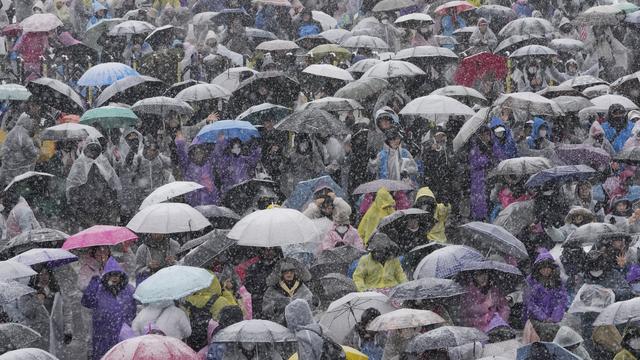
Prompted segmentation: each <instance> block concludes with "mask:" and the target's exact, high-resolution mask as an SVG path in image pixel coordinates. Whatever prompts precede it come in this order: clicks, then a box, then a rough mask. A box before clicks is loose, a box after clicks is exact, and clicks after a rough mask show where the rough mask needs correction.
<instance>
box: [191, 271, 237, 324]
mask: <svg viewBox="0 0 640 360" xmlns="http://www.w3.org/2000/svg"><path fill="white" fill-rule="evenodd" d="M221 295H222V287H221V286H220V281H219V280H218V277H214V278H213V281H212V282H211V285H209V287H208V288H206V289H202V290H200V291H198V292H196V293H194V294H192V295H189V296H187V297H186V298H185V300H186V301H187V309H189V307H190V306H195V307H197V308H202V307H204V306H205V305H206V304H207V302H208V301H209V300H210V299H211V297H212V296H218V299H217V300H216V301H215V302H214V303H213V305H211V308H210V309H209V312H210V313H211V317H212V318H213V319H214V320H217V319H218V316H219V315H220V310H222V308H223V307H225V306H229V305H230V304H229V302H228V301H227V299H226V298H224V297H223V296H221Z"/></svg>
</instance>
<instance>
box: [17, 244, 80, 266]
mask: <svg viewBox="0 0 640 360" xmlns="http://www.w3.org/2000/svg"><path fill="white" fill-rule="evenodd" d="M9 260H13V261H16V262H19V263H21V264H24V265H28V266H33V265H38V264H47V266H48V267H50V268H54V267H58V266H62V265H66V264H68V263H72V262H74V261H78V257H77V256H75V255H73V254H72V253H70V252H68V251H67V250H64V249H48V248H38V249H31V250H27V251H25V252H23V253H22V254H19V255H16V256H14V257H13V258H11V259H9Z"/></svg>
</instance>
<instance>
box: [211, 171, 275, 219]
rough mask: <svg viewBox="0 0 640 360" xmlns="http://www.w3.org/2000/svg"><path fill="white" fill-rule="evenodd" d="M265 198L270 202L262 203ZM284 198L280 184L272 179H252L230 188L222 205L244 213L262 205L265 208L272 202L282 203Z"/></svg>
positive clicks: (238, 212)
mask: <svg viewBox="0 0 640 360" xmlns="http://www.w3.org/2000/svg"><path fill="white" fill-rule="evenodd" d="M263 200H264V201H267V202H268V203H266V204H261V202H262V201H263ZM282 200H284V195H283V194H282V192H281V191H280V186H279V185H278V184H276V183H275V182H273V181H271V180H259V179H251V180H247V181H243V182H241V183H239V184H236V185H234V186H232V187H231V188H229V189H228V190H227V192H225V194H224V197H223V198H222V205H224V206H226V207H228V208H229V209H231V210H233V211H234V212H235V213H236V214H241V215H244V214H247V213H249V212H253V211H254V210H258V208H260V207H262V208H263V209H264V208H265V207H266V206H268V205H270V204H271V203H280V202H281V201H282ZM261 205H264V206H261Z"/></svg>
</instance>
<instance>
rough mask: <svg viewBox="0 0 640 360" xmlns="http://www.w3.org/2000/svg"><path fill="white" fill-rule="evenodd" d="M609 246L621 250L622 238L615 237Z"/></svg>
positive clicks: (622, 245) (622, 246)
mask: <svg viewBox="0 0 640 360" xmlns="http://www.w3.org/2000/svg"><path fill="white" fill-rule="evenodd" d="M611 246H612V247H613V248H614V249H616V250H622V249H623V248H624V241H622V239H615V240H613V241H612V242H611Z"/></svg>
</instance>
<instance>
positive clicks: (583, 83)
mask: <svg viewBox="0 0 640 360" xmlns="http://www.w3.org/2000/svg"><path fill="white" fill-rule="evenodd" d="M560 85H567V86H571V87H572V88H574V89H576V90H578V91H582V90H584V89H586V88H588V87H591V86H595V85H609V83H608V82H606V81H604V80H602V79H600V78H597V77H595V76H591V75H580V76H576V77H575V78H573V79H571V80H567V81H565V82H563V83H561V84H560Z"/></svg>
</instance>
